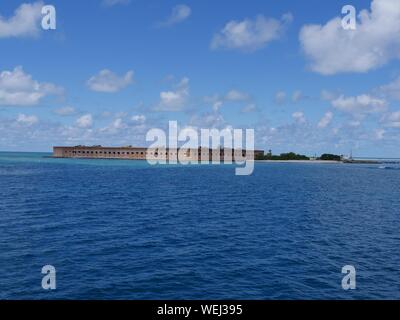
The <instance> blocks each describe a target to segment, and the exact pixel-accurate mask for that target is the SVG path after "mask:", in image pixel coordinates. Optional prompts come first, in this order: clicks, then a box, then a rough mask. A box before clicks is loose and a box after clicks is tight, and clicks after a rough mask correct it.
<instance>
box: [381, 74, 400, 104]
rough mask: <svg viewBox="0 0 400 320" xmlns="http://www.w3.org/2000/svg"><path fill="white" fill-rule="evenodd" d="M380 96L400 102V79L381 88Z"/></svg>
mask: <svg viewBox="0 0 400 320" xmlns="http://www.w3.org/2000/svg"><path fill="white" fill-rule="evenodd" d="M378 92H379V93H380V94H383V95H384V96H385V97H388V98H391V99H394V100H400V77H398V78H397V79H395V80H393V81H392V82H390V83H388V84H385V85H383V86H381V87H380V88H379V89H378Z"/></svg>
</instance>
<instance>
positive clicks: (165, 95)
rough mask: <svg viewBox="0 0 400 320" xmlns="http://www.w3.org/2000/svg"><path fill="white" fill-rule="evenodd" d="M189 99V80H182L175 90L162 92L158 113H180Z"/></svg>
mask: <svg viewBox="0 0 400 320" xmlns="http://www.w3.org/2000/svg"><path fill="white" fill-rule="evenodd" d="M188 98H189V79H188V78H183V79H182V80H181V81H180V82H179V84H178V85H177V86H176V89H175V90H171V91H162V92H161V93H160V102H159V104H158V106H157V107H156V108H155V109H156V110H158V111H181V110H182V109H183V108H184V106H185V103H186V102H187V100H188Z"/></svg>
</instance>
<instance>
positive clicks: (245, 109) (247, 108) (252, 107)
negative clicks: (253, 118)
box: [240, 103, 257, 113]
mask: <svg viewBox="0 0 400 320" xmlns="http://www.w3.org/2000/svg"><path fill="white" fill-rule="evenodd" d="M256 110H257V106H256V105H255V104H254V103H249V104H247V105H246V106H244V107H243V108H242V109H241V110H240V112H241V113H250V112H254V111H256Z"/></svg>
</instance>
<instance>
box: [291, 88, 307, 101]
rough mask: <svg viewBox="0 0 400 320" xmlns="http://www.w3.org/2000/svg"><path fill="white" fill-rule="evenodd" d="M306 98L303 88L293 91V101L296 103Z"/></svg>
mask: <svg viewBox="0 0 400 320" xmlns="http://www.w3.org/2000/svg"><path fill="white" fill-rule="evenodd" d="M304 98H305V97H304V94H303V92H301V90H296V91H295V92H293V95H292V101H293V102H294V103H297V102H299V101H300V100H302V99H304Z"/></svg>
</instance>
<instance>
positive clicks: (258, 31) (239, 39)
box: [211, 13, 293, 51]
mask: <svg viewBox="0 0 400 320" xmlns="http://www.w3.org/2000/svg"><path fill="white" fill-rule="evenodd" d="M292 20H293V17H292V15H291V14H290V13H287V14H285V15H283V16H282V18H281V19H280V20H277V19H274V18H266V17H264V16H263V15H259V16H257V17H256V18H255V19H254V20H251V19H245V20H243V21H235V20H233V21H230V22H228V23H227V24H226V25H225V27H224V28H223V29H222V30H221V31H219V32H218V33H217V34H215V35H214V37H213V39H212V41H211V49H220V48H223V49H238V50H242V51H255V50H257V49H261V48H263V47H265V46H266V45H267V44H268V43H269V42H271V41H273V40H276V39H279V38H280V37H281V36H282V34H283V32H284V31H285V29H286V26H287V25H288V24H289V23H290V22H291V21H292Z"/></svg>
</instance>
